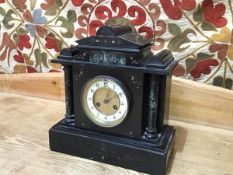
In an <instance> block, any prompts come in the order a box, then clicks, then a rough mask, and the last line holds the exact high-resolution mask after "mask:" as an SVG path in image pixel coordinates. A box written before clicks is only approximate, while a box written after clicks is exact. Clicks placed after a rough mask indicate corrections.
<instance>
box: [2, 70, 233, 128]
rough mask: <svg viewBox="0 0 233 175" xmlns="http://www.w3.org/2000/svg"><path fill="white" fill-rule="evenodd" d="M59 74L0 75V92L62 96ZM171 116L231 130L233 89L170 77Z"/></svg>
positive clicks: (61, 97) (62, 89) (53, 97)
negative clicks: (171, 78)
mask: <svg viewBox="0 0 233 175" xmlns="http://www.w3.org/2000/svg"><path fill="white" fill-rule="evenodd" d="M63 81H64V80H63V74H62V73H48V74H46V73H42V74H18V75H0V91H3V92H8V93H15V94H23V95H29V96H35V97H43V98H49V99H55V100H63V99H64V82H63ZM170 118H171V119H175V120H179V121H185V122H189V123H196V124H202V125H206V126H213V127H219V128H226V129H231V130H233V91H231V90H226V89H223V88H219V87H215V86H211V85H205V84H202V83H197V82H193V81H190V80H185V79H181V78H177V77H173V80H172V91H171V104H170Z"/></svg>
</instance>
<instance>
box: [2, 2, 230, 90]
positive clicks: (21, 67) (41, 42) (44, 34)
mask: <svg viewBox="0 0 233 175" xmlns="http://www.w3.org/2000/svg"><path fill="white" fill-rule="evenodd" d="M106 23H107V24H111V23H112V24H118V23H129V24H130V25H132V26H133V27H134V29H135V30H136V31H137V32H138V33H140V34H142V35H144V36H146V37H150V38H153V39H154V44H153V46H152V49H153V51H154V52H155V53H156V52H159V51H160V50H162V49H165V48H168V49H170V50H171V51H173V53H174V56H175V58H176V60H178V61H179V64H178V66H177V67H176V69H175V70H174V72H173V74H174V75H176V76H179V77H183V78H186V79H191V80H194V81H199V82H203V83H208V84H214V85H216V86H221V87H224V88H228V89H233V87H232V85H233V0H222V1H220V0H218V1H217V0H41V1H39V0H0V73H34V72H57V71H61V66H60V65H57V64H53V63H51V62H50V60H51V59H55V58H56V55H58V54H59V51H60V50H61V49H62V48H64V47H69V46H70V45H75V42H74V41H75V40H77V39H81V38H83V37H87V36H91V35H95V33H96V30H97V29H98V28H99V27H101V26H103V25H104V24H106Z"/></svg>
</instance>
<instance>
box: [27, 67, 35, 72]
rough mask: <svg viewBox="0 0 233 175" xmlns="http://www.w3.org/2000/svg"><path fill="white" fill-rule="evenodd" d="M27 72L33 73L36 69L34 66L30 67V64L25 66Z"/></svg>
mask: <svg viewBox="0 0 233 175" xmlns="http://www.w3.org/2000/svg"><path fill="white" fill-rule="evenodd" d="M27 72H28V73H35V72H37V71H36V69H35V68H34V67H32V66H27Z"/></svg>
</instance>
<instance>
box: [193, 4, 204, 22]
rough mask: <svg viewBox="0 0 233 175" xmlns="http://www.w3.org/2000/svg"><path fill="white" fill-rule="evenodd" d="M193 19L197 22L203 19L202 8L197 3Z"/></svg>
mask: <svg viewBox="0 0 233 175" xmlns="http://www.w3.org/2000/svg"><path fill="white" fill-rule="evenodd" d="M193 19H194V20H195V21H197V22H201V21H203V20H204V17H203V10H202V8H201V5H200V4H199V5H198V8H197V10H196V11H195V12H194V13H193Z"/></svg>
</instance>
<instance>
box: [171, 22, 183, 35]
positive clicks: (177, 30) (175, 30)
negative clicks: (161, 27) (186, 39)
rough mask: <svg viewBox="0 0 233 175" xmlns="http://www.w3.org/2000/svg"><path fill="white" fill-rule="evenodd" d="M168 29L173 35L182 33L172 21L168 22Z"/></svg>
mask: <svg viewBox="0 0 233 175" xmlns="http://www.w3.org/2000/svg"><path fill="white" fill-rule="evenodd" d="M168 31H169V32H170V33H171V34H172V35H174V36H177V35H180V34H181V33H182V31H181V29H180V27H179V26H178V25H177V24H174V23H168Z"/></svg>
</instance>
